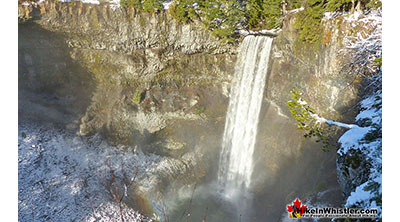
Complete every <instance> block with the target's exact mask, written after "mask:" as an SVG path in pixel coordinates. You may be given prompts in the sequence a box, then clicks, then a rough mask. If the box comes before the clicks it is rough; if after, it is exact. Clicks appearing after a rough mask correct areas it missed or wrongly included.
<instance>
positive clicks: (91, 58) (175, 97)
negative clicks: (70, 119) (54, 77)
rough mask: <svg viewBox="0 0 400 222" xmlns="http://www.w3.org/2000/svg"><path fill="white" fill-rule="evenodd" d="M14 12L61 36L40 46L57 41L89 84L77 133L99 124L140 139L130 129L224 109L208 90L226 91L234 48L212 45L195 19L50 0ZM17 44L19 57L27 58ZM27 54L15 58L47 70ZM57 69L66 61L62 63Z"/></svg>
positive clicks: (122, 137) (146, 130)
mask: <svg viewBox="0 0 400 222" xmlns="http://www.w3.org/2000/svg"><path fill="white" fill-rule="evenodd" d="M20 18H30V19H31V20H30V21H34V22H35V23H37V24H39V25H40V27H42V28H43V29H46V30H49V31H51V32H57V33H60V35H62V36H63V40H61V41H58V43H54V44H56V45H54V46H46V48H47V49H50V48H52V47H57V48H59V47H60V45H61V48H62V49H63V50H64V51H63V52H60V53H59V52H58V51H60V50H58V51H57V50H50V51H54V53H55V54H56V55H58V54H60V58H61V57H69V58H68V59H69V60H72V61H73V62H74V63H76V64H79V65H80V66H81V67H83V69H84V70H85V71H86V72H87V75H86V76H88V78H90V79H91V81H92V82H93V84H94V85H95V87H94V89H93V92H92V95H91V102H90V105H89V107H88V108H87V110H86V112H85V115H84V117H83V118H82V119H81V124H80V126H79V132H80V134H81V135H90V134H93V133H94V132H98V131H102V132H104V133H105V134H106V135H107V136H109V137H110V138H111V139H113V140H115V141H118V142H123V143H131V142H133V141H132V139H133V138H135V139H136V140H142V139H146V138H141V139H139V138H137V135H138V134H141V135H145V134H146V135H147V134H154V133H156V132H159V131H160V130H162V129H164V128H166V126H167V125H168V122H170V121H171V120H199V119H204V117H206V116H209V115H204V114H203V113H204V112H205V113H206V114H207V113H212V115H214V114H216V112H214V111H215V110H216V109H219V113H217V114H216V117H223V115H224V112H223V109H221V108H220V107H219V106H220V105H219V104H221V103H218V105H214V104H213V105H212V106H211V104H212V103H211V102H213V101H215V99H212V97H216V98H217V99H218V98H221V99H223V100H224V102H223V103H222V104H224V103H226V101H225V100H226V98H224V96H222V95H223V94H225V96H226V95H227V88H226V87H227V86H228V84H229V81H230V78H231V76H230V73H232V72H233V68H234V62H235V53H236V51H235V50H236V49H235V47H232V46H228V45H222V44H220V43H219V42H218V41H217V39H215V38H214V37H212V36H211V35H210V34H209V33H208V32H206V31H205V30H203V29H202V27H201V25H200V24H181V23H177V22H175V20H173V19H172V18H171V17H170V16H169V15H168V14H167V13H159V14H151V13H136V12H135V10H134V9H133V8H112V7H111V6H110V5H107V4H105V5H99V6H97V5H91V4H83V3H81V2H72V3H68V4H67V3H57V2H56V1H44V2H42V3H40V4H39V5H37V6H36V7H33V6H31V7H26V6H21V7H20ZM39 32H41V31H39ZM32 35H35V33H30V34H28V33H27V34H25V33H24V34H23V35H20V38H25V37H28V36H31V37H30V39H32ZM28 38H29V37H28ZM30 39H28V40H30ZM49 41H51V40H49ZM21 42H26V41H25V39H21ZM35 44H36V45H38V43H35ZM39 44H40V43H39ZM50 44H53V43H50ZM24 47H25V46H21V47H20V52H21V53H20V58H22V57H23V58H31V57H32V56H31V54H30V52H28V50H25V49H24ZM56 57H57V56H56ZM35 59H36V58H35ZM35 59H34V60H35ZM28 60H29V59H28ZM28 60H26V59H25V60H24V59H20V65H21V66H22V67H33V68H32V69H36V70H35V75H37V76H39V77H41V76H45V75H49V74H48V72H47V71H48V70H45V69H41V68H40V67H37V66H35V64H37V62H36V61H30V60H29V61H28ZM50 61H51V60H50ZM51 62H52V63H53V65H55V66H57V65H59V64H57V61H51ZM61 65H62V64H61ZM60 68H61V67H60ZM62 69H70V66H65V64H64V66H63V67H62ZM63 72H64V73H74V72H76V71H75V70H68V71H65V70H64V71H63ZM27 73H29V72H25V71H23V72H21V76H23V75H26V74H27ZM60 75H63V74H60ZM65 75H67V74H65ZM73 75H74V74H73ZM75 75H76V74H75ZM24 78H25V77H24ZM85 82H88V81H85ZM49 84H50V85H51V84H52V83H50V82H49ZM48 87H50V86H48ZM205 88H208V89H207V90H204V89H205ZM135 94H136V95H135ZM135 96H136V97H138V100H137V101H135V99H134V97H135ZM209 100H211V102H210V101H209ZM208 106H210V107H208ZM222 106H226V105H222ZM202 115H203V116H202ZM212 115H211V116H212ZM145 137H146V136H145Z"/></svg>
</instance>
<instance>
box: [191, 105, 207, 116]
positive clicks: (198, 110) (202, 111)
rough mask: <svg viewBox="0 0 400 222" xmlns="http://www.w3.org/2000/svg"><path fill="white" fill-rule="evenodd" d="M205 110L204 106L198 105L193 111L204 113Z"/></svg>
mask: <svg viewBox="0 0 400 222" xmlns="http://www.w3.org/2000/svg"><path fill="white" fill-rule="evenodd" d="M205 110H206V108H205V107H204V106H198V107H196V109H195V110H194V113H195V114H196V115H200V114H202V113H204V111H205Z"/></svg>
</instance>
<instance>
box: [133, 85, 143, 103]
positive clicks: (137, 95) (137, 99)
mask: <svg viewBox="0 0 400 222" xmlns="http://www.w3.org/2000/svg"><path fill="white" fill-rule="evenodd" d="M141 96H142V93H141V91H140V89H139V88H136V90H135V93H134V94H133V97H132V99H131V101H132V103H134V104H136V105H138V104H139V103H140V100H141Z"/></svg>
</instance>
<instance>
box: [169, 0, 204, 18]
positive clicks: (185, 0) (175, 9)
mask: <svg viewBox="0 0 400 222" xmlns="http://www.w3.org/2000/svg"><path fill="white" fill-rule="evenodd" d="M198 2H199V3H201V2H202V1H198V0H175V1H174V2H173V3H172V5H171V6H170V8H169V10H168V11H169V13H170V14H171V15H172V17H174V18H175V19H176V20H178V21H179V22H188V21H194V20H195V19H196V18H199V14H198V13H197V12H196V10H195V8H194V4H195V3H197V4H198Z"/></svg>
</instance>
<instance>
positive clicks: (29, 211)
mask: <svg viewBox="0 0 400 222" xmlns="http://www.w3.org/2000/svg"><path fill="white" fill-rule="evenodd" d="M121 148H122V147H120V146H119V147H113V146H110V145H109V144H108V143H106V142H105V141H102V140H101V139H100V136H93V137H92V138H90V139H84V138H82V137H80V136H77V135H74V134H72V133H69V132H66V131H64V130H60V129H49V128H48V127H47V128H44V127H41V126H38V125H34V124H29V125H27V124H25V125H24V124H20V125H19V136H18V216H19V221H121V220H120V214H119V206H118V204H117V203H116V202H115V201H114V200H113V199H112V198H111V195H110V194H109V193H108V192H107V190H106V188H105V186H104V185H103V183H102V180H101V179H100V177H102V178H104V179H105V180H108V181H110V174H109V171H108V168H107V166H106V164H105V162H106V161H107V160H110V162H111V167H112V169H113V170H114V171H115V176H116V178H117V179H116V181H117V183H118V186H119V187H120V191H121V192H120V194H121V195H122V193H123V190H124V189H123V184H122V182H121V181H122V178H124V179H125V180H132V179H133V178H134V176H135V172H136V170H137V171H138V172H139V173H138V175H137V178H136V179H140V178H141V177H143V176H144V175H145V174H146V172H147V171H148V170H149V169H152V168H154V167H155V166H156V165H157V163H158V162H160V161H161V160H162V158H160V157H158V156H156V155H152V154H149V155H145V154H143V153H141V152H132V151H131V152H123V151H121V150H120V149H121ZM125 148H126V147H125ZM98 175H100V177H99V176H98ZM123 215H124V219H125V221H152V220H151V219H149V218H146V217H142V215H140V214H139V213H138V212H136V211H134V210H133V209H129V208H128V207H126V206H125V205H124V208H123ZM140 218H142V219H140Z"/></svg>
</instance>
